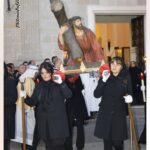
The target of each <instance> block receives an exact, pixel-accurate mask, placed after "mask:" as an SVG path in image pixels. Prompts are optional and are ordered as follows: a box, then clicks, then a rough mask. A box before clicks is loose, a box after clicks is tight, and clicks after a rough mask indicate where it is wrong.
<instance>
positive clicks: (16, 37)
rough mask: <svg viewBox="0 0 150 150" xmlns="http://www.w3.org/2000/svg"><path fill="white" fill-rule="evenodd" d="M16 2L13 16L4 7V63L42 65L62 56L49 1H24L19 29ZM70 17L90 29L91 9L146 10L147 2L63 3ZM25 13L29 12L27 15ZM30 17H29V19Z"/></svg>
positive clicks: (75, 0) (69, 0)
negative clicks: (76, 17)
mask: <svg viewBox="0 0 150 150" xmlns="http://www.w3.org/2000/svg"><path fill="white" fill-rule="evenodd" d="M15 1H16V0H11V8H12V11H11V12H9V13H8V12H7V11H6V9H7V3H6V2H7V1H5V5H4V15H5V29H4V31H5V36H4V42H5V43H4V59H5V61H6V62H13V63H15V64H16V65H18V64H20V63H21V62H22V61H24V60H30V59H36V60H37V61H38V62H39V63H40V62H41V61H42V60H43V59H44V58H46V57H49V58H51V57H52V56H53V55H58V56H59V57H61V56H62V53H61V51H60V50H59V48H58V46H57V36H58V30H59V27H58V24H57V22H56V19H55V17H54V15H53V13H52V12H51V11H50V3H49V0H47V1H43V0H42V1H41V0H32V3H31V1H29V0H20V4H21V6H20V11H21V13H20V15H21V16H20V18H22V19H20V20H21V21H22V22H21V23H22V24H21V25H22V27H21V28H16V27H15V22H16V10H15ZM63 1H64V5H65V9H66V12H67V16H68V17H72V16H76V15H79V16H81V17H82V18H83V22H84V24H85V25H87V22H88V21H87V19H88V15H87V6H89V5H97V6H101V7H102V6H118V7H119V6H135V7H136V6H142V5H143V6H145V3H146V2H145V0H63ZM23 11H25V12H23ZM27 15H28V16H27Z"/></svg>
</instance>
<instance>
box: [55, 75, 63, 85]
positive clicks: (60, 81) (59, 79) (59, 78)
mask: <svg viewBox="0 0 150 150" xmlns="http://www.w3.org/2000/svg"><path fill="white" fill-rule="evenodd" d="M53 81H54V82H55V83H58V84H61V83H62V79H61V76H60V75H58V74H56V75H54V76H53Z"/></svg>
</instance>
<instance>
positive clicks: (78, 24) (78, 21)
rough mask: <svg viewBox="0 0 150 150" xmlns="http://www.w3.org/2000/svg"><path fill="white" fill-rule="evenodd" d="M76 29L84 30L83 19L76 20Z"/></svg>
mask: <svg viewBox="0 0 150 150" xmlns="http://www.w3.org/2000/svg"><path fill="white" fill-rule="evenodd" d="M74 27H75V28H77V29H80V30H82V29H83V25H82V22H81V19H76V20H75V21H74Z"/></svg>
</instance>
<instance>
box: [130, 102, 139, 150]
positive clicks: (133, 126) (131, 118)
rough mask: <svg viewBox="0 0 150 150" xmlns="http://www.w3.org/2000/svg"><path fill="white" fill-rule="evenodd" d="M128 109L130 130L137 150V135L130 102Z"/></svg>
mask: <svg viewBox="0 0 150 150" xmlns="http://www.w3.org/2000/svg"><path fill="white" fill-rule="evenodd" d="M128 111H129V117H130V121H131V130H132V133H133V139H134V143H135V147H136V150H139V145H138V136H137V131H136V127H135V123H134V118H133V112H132V107H131V105H130V104H128Z"/></svg>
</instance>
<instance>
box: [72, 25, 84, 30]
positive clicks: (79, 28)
mask: <svg viewBox="0 0 150 150" xmlns="http://www.w3.org/2000/svg"><path fill="white" fill-rule="evenodd" d="M74 27H75V28H76V29H78V30H83V28H84V27H83V25H82V24H80V25H78V26H77V25H74Z"/></svg>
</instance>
